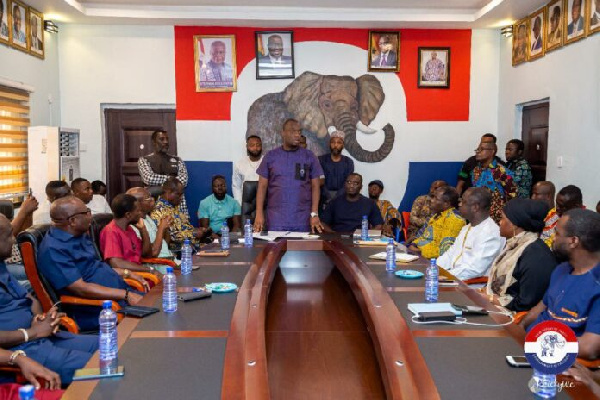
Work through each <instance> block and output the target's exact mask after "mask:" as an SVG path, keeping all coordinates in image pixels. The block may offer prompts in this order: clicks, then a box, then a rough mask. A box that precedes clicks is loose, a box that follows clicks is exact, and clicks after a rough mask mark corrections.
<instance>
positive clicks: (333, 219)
mask: <svg viewBox="0 0 600 400" xmlns="http://www.w3.org/2000/svg"><path fill="white" fill-rule="evenodd" d="M344 188H345V193H344V195H343V196H338V197H336V198H335V199H333V200H332V201H331V203H329V205H328V206H327V208H326V209H325V211H324V212H323V225H324V227H325V231H328V232H331V231H335V232H352V231H354V230H355V229H360V227H361V225H362V218H363V216H364V215H366V216H367V218H368V219H369V228H370V229H379V230H381V228H382V226H383V218H382V217H381V212H380V211H379V208H378V207H377V204H375V202H373V201H371V200H370V199H368V198H366V197H365V196H363V195H362V194H360V191H361V189H362V176H361V175H360V174H357V173H356V172H353V173H351V174H350V175H348V178H346V183H345V184H344Z"/></svg>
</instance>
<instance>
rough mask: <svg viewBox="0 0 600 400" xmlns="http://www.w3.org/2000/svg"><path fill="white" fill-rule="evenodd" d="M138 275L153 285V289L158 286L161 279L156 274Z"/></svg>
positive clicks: (145, 273)
mask: <svg viewBox="0 0 600 400" xmlns="http://www.w3.org/2000/svg"><path fill="white" fill-rule="evenodd" d="M136 274H138V275H139V276H141V277H142V278H144V279H145V280H147V281H148V282H149V283H151V285H150V286H151V287H153V286H156V285H158V283H159V282H160V278H159V277H158V276H156V275H154V274H151V273H150V272H136Z"/></svg>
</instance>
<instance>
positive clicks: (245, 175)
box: [231, 135, 262, 205]
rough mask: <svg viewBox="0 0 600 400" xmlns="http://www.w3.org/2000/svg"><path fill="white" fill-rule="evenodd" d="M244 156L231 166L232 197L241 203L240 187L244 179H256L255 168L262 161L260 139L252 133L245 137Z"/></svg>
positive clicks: (242, 186) (242, 185)
mask: <svg viewBox="0 0 600 400" xmlns="http://www.w3.org/2000/svg"><path fill="white" fill-rule="evenodd" d="M246 153H247V154H248V155H247V156H246V157H243V158H242V159H241V160H239V161H238V162H236V163H235V165H234V166H233V177H232V178H231V189H232V191H233V198H234V199H236V200H237V202H238V203H240V205H241V204H242V189H243V188H244V182H246V181H258V174H257V173H256V169H257V168H258V166H259V165H260V163H261V162H262V140H261V138H260V137H258V136H255V135H252V136H248V138H246Z"/></svg>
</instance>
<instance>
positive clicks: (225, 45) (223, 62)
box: [194, 35, 237, 92]
mask: <svg viewBox="0 0 600 400" xmlns="http://www.w3.org/2000/svg"><path fill="white" fill-rule="evenodd" d="M194 68H195V71H196V92H235V91H237V66H236V53H235V35H195V36H194Z"/></svg>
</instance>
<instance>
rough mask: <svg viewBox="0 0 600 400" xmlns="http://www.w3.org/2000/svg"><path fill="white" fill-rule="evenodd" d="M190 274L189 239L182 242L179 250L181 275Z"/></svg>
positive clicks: (190, 248) (190, 247) (190, 251)
mask: <svg viewBox="0 0 600 400" xmlns="http://www.w3.org/2000/svg"><path fill="white" fill-rule="evenodd" d="M191 273H192V246H191V245H190V239H185V240H184V241H183V247H182V248H181V275H189V274H191Z"/></svg>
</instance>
